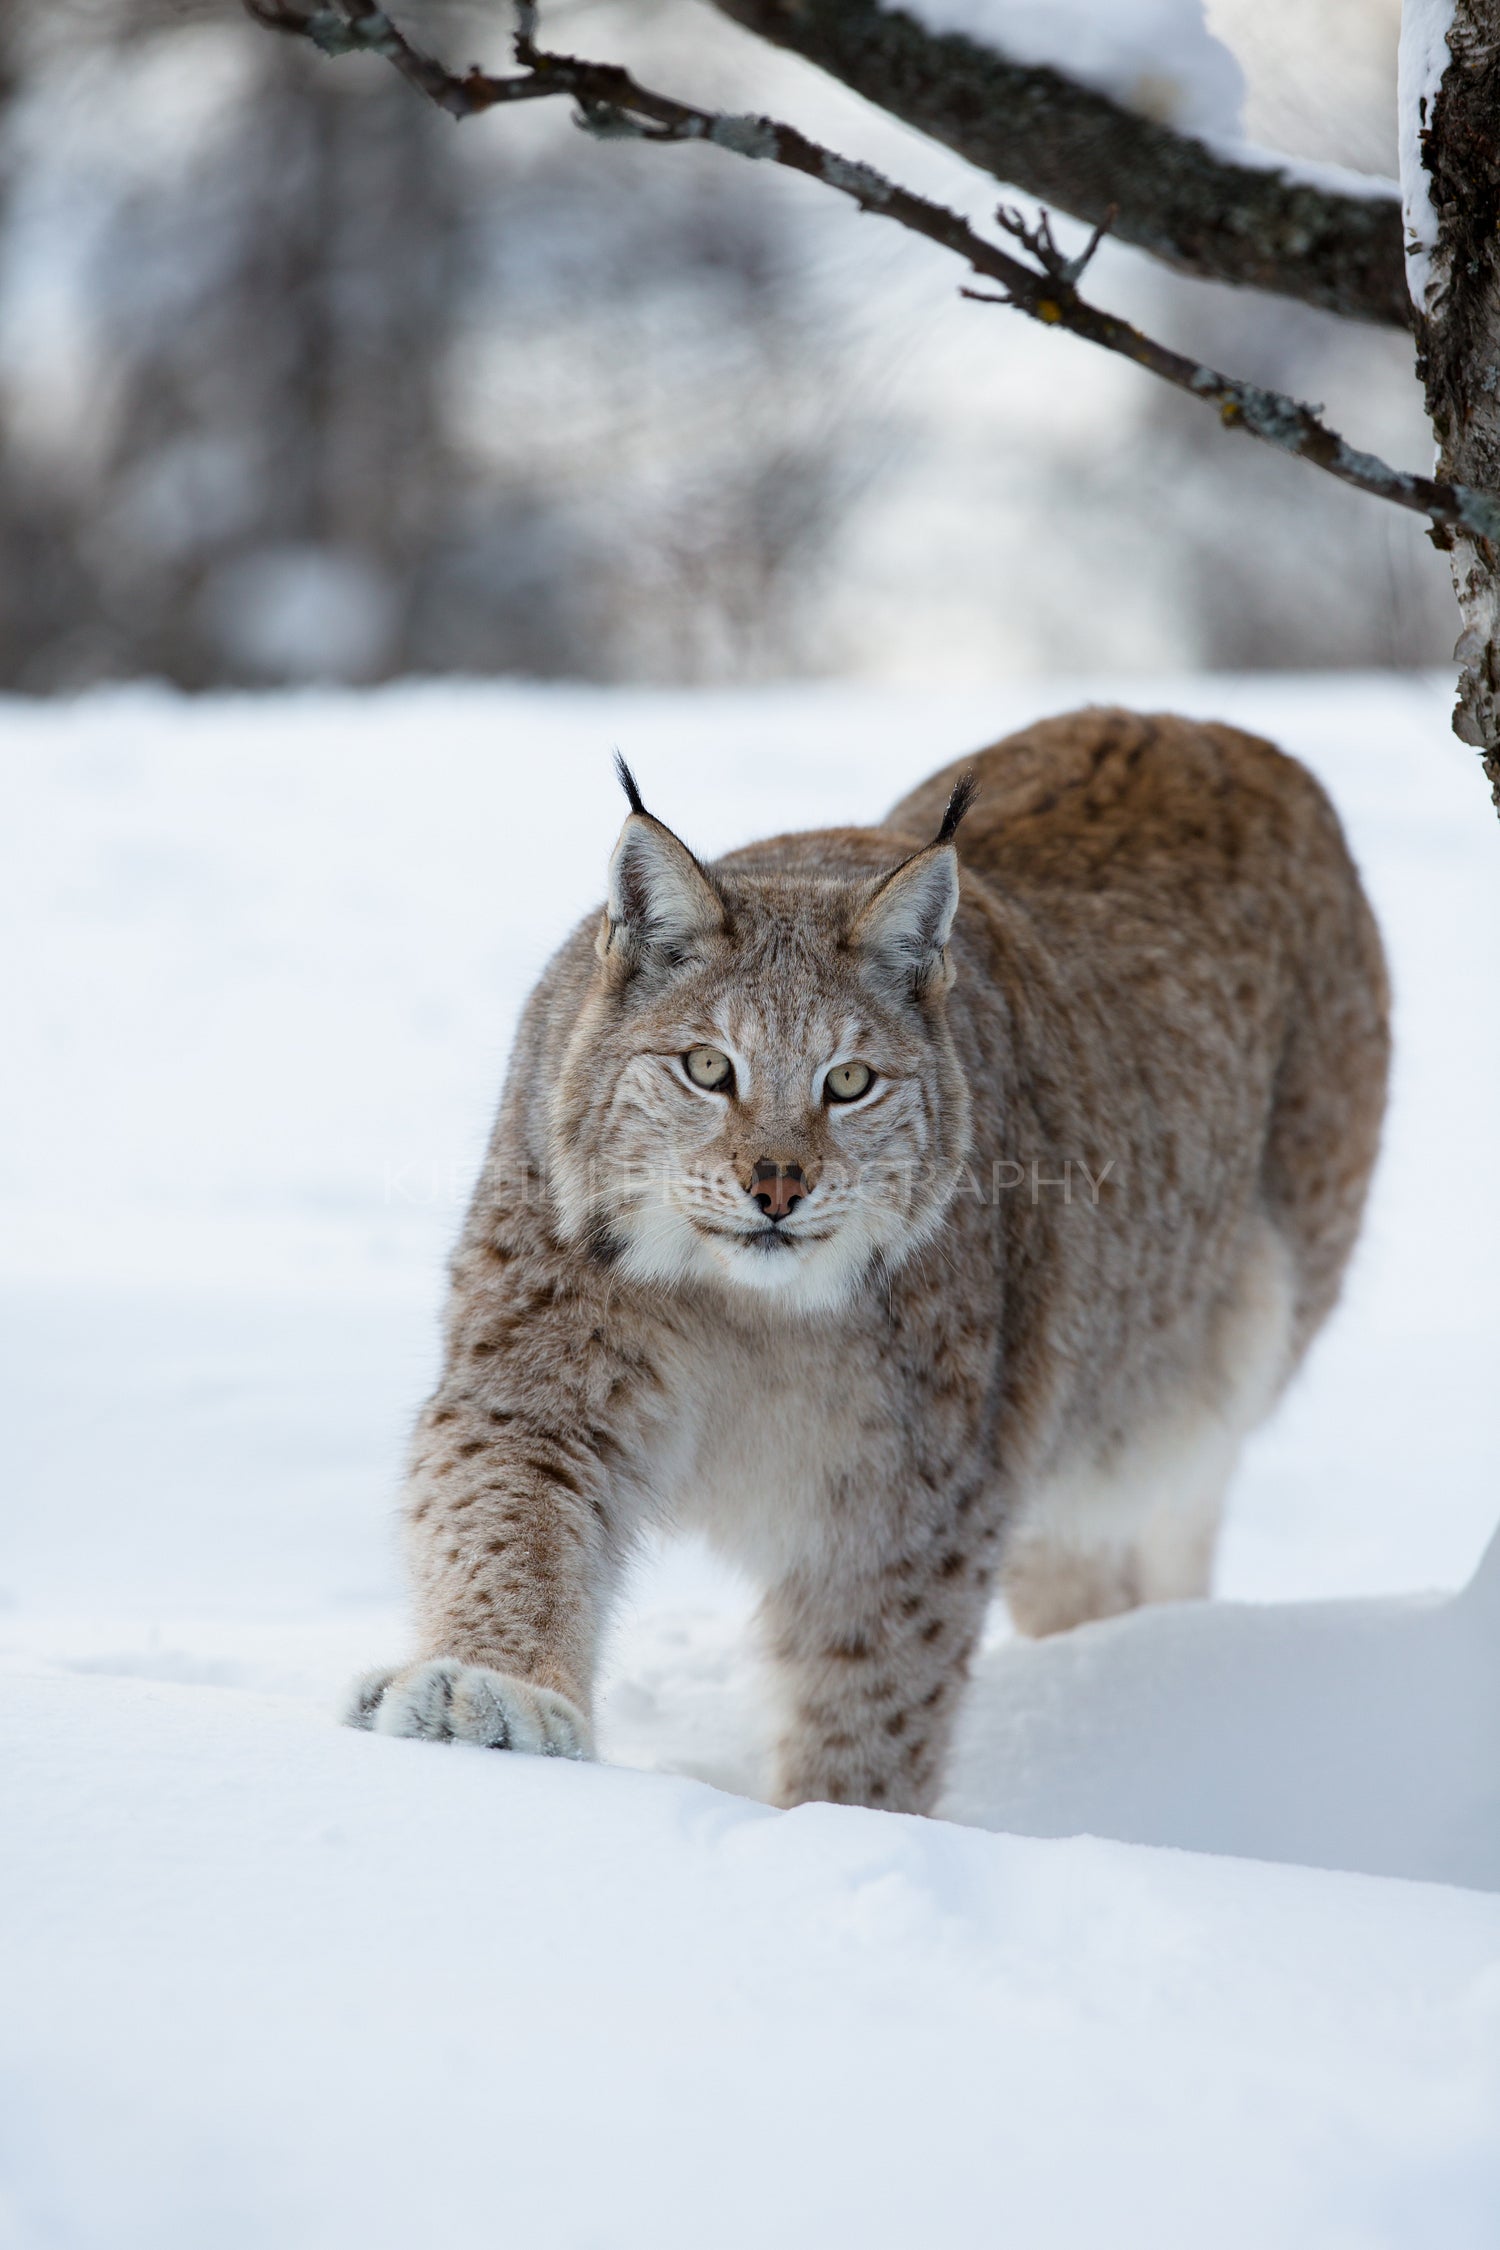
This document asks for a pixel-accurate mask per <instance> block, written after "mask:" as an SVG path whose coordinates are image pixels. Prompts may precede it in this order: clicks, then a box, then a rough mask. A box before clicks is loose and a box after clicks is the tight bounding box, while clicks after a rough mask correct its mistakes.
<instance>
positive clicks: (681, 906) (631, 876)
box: [598, 758, 728, 967]
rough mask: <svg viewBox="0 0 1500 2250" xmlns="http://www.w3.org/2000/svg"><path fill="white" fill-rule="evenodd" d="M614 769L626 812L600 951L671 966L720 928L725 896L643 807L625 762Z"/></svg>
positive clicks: (604, 957)
mask: <svg viewBox="0 0 1500 2250" xmlns="http://www.w3.org/2000/svg"><path fill="white" fill-rule="evenodd" d="M616 766H617V768H618V771H619V775H620V780H621V784H622V786H623V787H624V790H625V793H626V795H627V796H628V797H629V799H630V817H629V819H628V820H627V821H626V823H625V826H624V827H623V828H622V829H621V831H620V841H619V842H618V843H617V844H616V846H615V849H614V856H613V857H612V858H611V860H610V863H609V901H608V904H607V905H606V907H605V910H604V914H605V919H604V926H603V928H602V929H601V930H600V932H599V938H598V952H599V956H600V958H601V960H611V961H613V960H615V959H619V960H621V961H626V960H628V961H629V962H630V963H631V964H632V965H633V966H637V967H639V966H640V965H641V964H643V963H644V962H645V961H647V960H650V959H653V958H654V959H655V960H657V961H658V962H659V963H660V964H661V965H662V966H663V967H670V966H672V965H673V964H674V963H675V962H677V961H678V960H680V959H681V958H682V956H683V955H684V954H685V953H688V952H690V951H691V950H692V948H693V946H694V945H695V944H696V943H698V942H699V941H700V940H702V939H703V938H708V937H713V936H716V935H717V934H718V933H719V932H720V931H722V930H723V929H724V927H725V925H726V922H727V919H728V918H727V916H726V914H725V911H724V901H723V900H722V899H721V898H720V896H719V894H718V892H717V891H716V890H715V888H714V886H713V883H712V882H711V880H710V879H709V877H708V875H707V873H706V872H705V871H704V869H703V868H702V867H700V866H699V864H698V862H697V860H696V859H695V858H694V857H693V855H692V853H691V852H690V851H689V850H688V848H687V846H686V844H684V843H683V842H682V841H681V839H680V838H679V837H677V836H674V835H673V834H672V831H671V829H670V828H666V827H664V826H663V825H662V823H661V822H660V821H659V820H657V819H656V818H655V817H654V815H653V814H651V813H648V812H647V810H646V808H645V806H644V805H643V804H642V803H641V797H640V791H639V790H638V789H637V788H636V785H635V781H634V778H633V776H632V774H631V772H630V768H629V767H628V766H627V765H626V763H625V761H624V759H623V758H617V759H616Z"/></svg>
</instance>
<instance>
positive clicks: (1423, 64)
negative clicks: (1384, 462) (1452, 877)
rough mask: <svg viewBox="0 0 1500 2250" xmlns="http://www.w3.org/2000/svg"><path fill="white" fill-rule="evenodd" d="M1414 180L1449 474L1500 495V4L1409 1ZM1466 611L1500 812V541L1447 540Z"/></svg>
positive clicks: (1472, 687) (1430, 401) (1472, 674)
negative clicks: (1498, 542)
mask: <svg viewBox="0 0 1500 2250" xmlns="http://www.w3.org/2000/svg"><path fill="white" fill-rule="evenodd" d="M1401 61H1402V110H1403V150H1402V176H1403V186H1404V188H1405V192H1406V205H1407V214H1406V215H1407V233H1408V272H1409V275H1410V278H1411V285H1412V299H1413V302H1414V305H1415V308H1416V331H1417V353H1418V366H1419V368H1420V371H1421V376H1422V380H1423V382H1424V384H1425V385H1426V389H1427V411H1428V413H1429V414H1430V415H1431V417H1432V426H1433V429H1434V431H1435V432H1436V435H1437V441H1438V457H1439V464H1440V466H1439V469H1438V474H1439V476H1441V477H1444V478H1457V479H1460V480H1461V481H1462V482H1463V483H1465V484H1468V485H1475V486H1478V487H1479V489H1480V490H1481V491H1484V492H1490V493H1500V0H1407V6H1406V19H1405V21H1404V23H1403V27H1402V57H1401ZM1446 543H1447V544H1448V545H1449V548H1450V560H1451V563H1452V568H1453V584H1454V589H1455V591H1456V593H1457V595H1458V603H1459V608H1460V610H1461V612H1462V615H1463V632H1462V634H1461V636H1460V638H1459V642H1458V646H1457V648H1456V649H1455V651H1454V654H1455V656H1456V657H1457V658H1458V661H1459V663H1460V665H1461V667H1462V669H1461V671H1460V674H1459V682H1458V704H1457V707H1456V709H1455V711H1454V714H1453V731H1454V733H1455V734H1457V735H1458V736H1459V737H1460V739H1461V740H1462V741H1464V742H1471V743H1473V745H1474V747H1475V748H1476V749H1477V750H1478V751H1479V752H1480V753H1481V756H1482V758H1483V762H1484V770H1485V773H1486V775H1487V776H1488V778H1489V782H1490V787H1491V790H1492V792H1493V794H1494V798H1495V804H1496V808H1497V810H1500V547H1497V545H1496V544H1495V542H1494V541H1492V540H1489V539H1483V538H1479V537H1477V536H1475V535H1473V534H1470V533H1466V532H1462V531H1455V532H1453V533H1452V534H1451V535H1450V536H1449V538H1448V540H1447V542H1446Z"/></svg>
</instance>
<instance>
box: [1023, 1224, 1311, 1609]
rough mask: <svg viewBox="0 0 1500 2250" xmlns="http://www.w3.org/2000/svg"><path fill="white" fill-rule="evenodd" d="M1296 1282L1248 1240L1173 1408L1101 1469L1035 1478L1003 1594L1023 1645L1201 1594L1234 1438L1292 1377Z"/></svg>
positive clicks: (1262, 1232)
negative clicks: (1236, 1275)
mask: <svg viewBox="0 0 1500 2250" xmlns="http://www.w3.org/2000/svg"><path fill="white" fill-rule="evenodd" d="M1296 1301H1297V1277H1296V1273H1295V1269H1294V1266H1293V1262H1292V1258H1291V1254H1290V1252H1289V1250H1288V1248H1287V1246H1286V1243H1285V1242H1284V1240H1283V1239H1282V1237H1281V1236H1280V1234H1279V1233H1278V1232H1277V1231H1276V1230H1275V1229H1274V1228H1273V1227H1271V1226H1270V1225H1269V1224H1266V1223H1264V1222H1262V1223H1259V1224H1257V1226H1256V1227H1255V1229H1254V1230H1253V1232H1252V1233H1251V1234H1250V1236H1249V1237H1248V1239H1247V1244H1246V1250H1245V1256H1244V1262H1243V1265H1242V1268H1241V1272H1240V1279H1239V1285H1238V1288H1237V1291H1236V1294H1235V1296H1234V1298H1233V1300H1232V1302H1231V1303H1230V1304H1229V1305H1228V1306H1227V1307H1226V1308H1225V1309H1224V1310H1223V1312H1222V1314H1221V1317H1220V1319H1219V1321H1218V1324H1217V1326H1216V1328H1215V1329H1214V1331H1213V1332H1212V1334H1211V1335H1210V1337H1209V1339H1208V1352H1207V1355H1206V1364H1205V1363H1204V1362H1203V1361H1200V1364H1199V1366H1198V1367H1197V1368H1196V1370H1195V1371H1194V1374H1193V1375H1192V1377H1191V1378H1190V1379H1186V1380H1185V1381H1184V1383H1183V1386H1182V1389H1181V1391H1180V1392H1179V1394H1178V1396H1177V1399H1176V1401H1175V1403H1169V1404H1167V1405H1164V1406H1161V1407H1159V1408H1158V1409H1157V1410H1156V1411H1155V1412H1154V1413H1153V1414H1152V1415H1150V1416H1149V1417H1148V1418H1147V1420H1146V1421H1145V1422H1144V1424H1143V1426H1142V1427H1141V1429H1139V1430H1138V1431H1136V1432H1135V1433H1133V1434H1132V1435H1131V1436H1130V1437H1129V1438H1128V1439H1126V1440H1125V1441H1124V1442H1123V1443H1121V1444H1117V1445H1115V1446H1114V1447H1113V1448H1112V1449H1111V1450H1110V1451H1109V1452H1108V1453H1107V1454H1106V1455H1104V1456H1103V1457H1102V1458H1099V1459H1094V1460H1087V1459H1085V1460H1083V1461H1080V1462H1078V1463H1075V1464H1073V1465H1072V1466H1070V1467H1069V1468H1068V1469H1066V1470H1064V1471H1063V1472H1062V1473H1061V1474H1059V1475H1056V1476H1053V1477H1051V1478H1050V1479H1048V1480H1047V1481H1046V1482H1045V1483H1044V1484H1042V1485H1041V1486H1040V1487H1039V1488H1038V1489H1037V1491H1036V1492H1035V1493H1034V1494H1033V1495H1032V1496H1031V1497H1030V1499H1029V1500H1027V1501H1026V1502H1024V1503H1023V1504H1022V1506H1021V1507H1020V1509H1019V1510H1018V1511H1017V1514H1016V1517H1015V1520H1014V1523H1013V1526H1012V1529H1011V1531H1010V1534H1009V1538H1008V1541H1007V1546H1006V1553H1005V1562H1004V1587H1005V1597H1006V1601H1007V1603H1008V1604H1009V1607H1010V1613H1011V1616H1012V1618H1013V1619H1014V1621H1015V1624H1016V1626H1017V1628H1018V1629H1019V1630H1020V1631H1021V1632H1023V1633H1030V1634H1043V1633H1062V1632H1066V1631H1068V1630H1069V1628H1070V1627H1072V1626H1074V1625H1084V1624H1087V1623H1088V1622H1089V1621H1090V1620H1091V1619H1093V1618H1097V1617H1114V1616H1117V1615H1118V1614H1119V1613H1120V1611H1122V1610H1127V1609H1134V1608H1136V1607H1137V1605H1138V1604H1139V1603H1141V1602H1175V1601H1191V1600H1194V1599H1201V1598H1202V1597H1203V1596H1204V1595H1206V1594H1208V1593H1209V1592H1210V1591H1211V1588H1212V1581H1213V1565H1214V1549H1215V1547H1216V1546H1217V1544H1218V1536H1219V1523H1220V1519H1221V1517H1222V1515H1223V1509H1224V1494H1225V1491H1226V1489H1227V1487H1228V1484H1229V1480H1230V1477H1231V1476H1232V1475H1233V1473H1234V1467H1235V1463H1236V1461H1237V1460H1238V1459H1239V1454H1240V1448H1241V1446H1242V1445H1243V1444H1244V1441H1245V1438H1246V1436H1247V1435H1248V1434H1249V1432H1250V1431H1251V1430H1252V1429H1253V1428H1254V1427H1255V1425H1256V1423H1257V1422H1258V1421H1260V1419H1261V1418H1262V1416H1263V1415H1264V1414H1266V1413H1267V1412H1268V1411H1269V1409H1270V1407H1271V1406H1272V1404H1273V1403H1274V1401H1275V1399H1276V1398H1277V1396H1278V1394H1279V1392H1280V1390H1281V1388H1282V1386H1283V1384H1284V1382H1285V1380H1286V1378H1287V1375H1288V1373H1289V1372H1290V1367H1291V1364H1292V1353H1293V1348H1294V1333H1295V1330H1294V1315H1295V1306H1296Z"/></svg>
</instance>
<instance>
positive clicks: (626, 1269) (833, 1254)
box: [620, 1204, 875, 1313]
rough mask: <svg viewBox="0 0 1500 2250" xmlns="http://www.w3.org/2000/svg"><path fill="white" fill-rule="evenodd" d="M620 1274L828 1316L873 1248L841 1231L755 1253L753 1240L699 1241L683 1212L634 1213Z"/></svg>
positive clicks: (848, 1229) (849, 1291)
mask: <svg viewBox="0 0 1500 2250" xmlns="http://www.w3.org/2000/svg"><path fill="white" fill-rule="evenodd" d="M621 1231H622V1232H623V1234H624V1237H625V1247H624V1249H623V1251H622V1252H621V1256H620V1271H621V1273H622V1274H625V1275H628V1276H629V1278H630V1279H631V1280H632V1281H646V1282H654V1283H656V1284H657V1285H658V1286H663V1285H664V1286H666V1287H668V1288H670V1287H672V1286H673V1285H674V1284H679V1283H681V1282H684V1281H710V1282H716V1283H717V1284H718V1285H719V1286H720V1287H722V1288H726V1289H732V1290H735V1291H737V1292H740V1293H742V1294H744V1295H746V1296H752V1297H758V1298H760V1299H761V1300H762V1301H763V1302H764V1303H766V1304H768V1305H777V1306H781V1307H784V1308H785V1309H786V1310H787V1311H788V1312H798V1313H826V1312H832V1311H835V1310H837V1308H838V1307H839V1306H840V1305H844V1304H847V1303H848V1301H849V1299H850V1298H851V1297H852V1296H853V1294H854V1292H855V1290H856V1289H857V1288H858V1286H859V1283H860V1280H861V1279H862V1277H863V1275H864V1273H865V1271H866V1269H867V1268H868V1266H869V1262H870V1258H871V1255H872V1253H873V1251H874V1249H875V1244H874V1242H873V1241H871V1240H870V1239H869V1238H868V1237H867V1236H866V1233H865V1230H864V1229H863V1228H862V1227H860V1226H858V1225H852V1224H847V1223H846V1224H845V1225H843V1226H841V1227H839V1228H838V1229H837V1230H836V1231H835V1232H834V1233H833V1234H832V1235H831V1236H830V1237H829V1238H828V1239H827V1240H826V1241H822V1242H808V1241H803V1242H797V1241H796V1238H795V1237H791V1238H790V1241H791V1242H792V1243H794V1244H795V1247H788V1248H787V1249H784V1250H760V1249H757V1248H756V1247H755V1245H754V1243H753V1242H751V1241H749V1240H746V1241H744V1242H743V1243H740V1242H735V1241H733V1240H732V1239H728V1238H715V1237H711V1236H707V1235H704V1234H703V1233H701V1232H700V1231H699V1229H698V1228H697V1227H695V1226H694V1225H693V1224H692V1222H691V1220H690V1219H688V1218H686V1217H685V1216H684V1215H683V1214H682V1213H680V1212H678V1211H674V1210H672V1209H671V1208H670V1207H666V1208H664V1207H663V1206H662V1205H660V1204H658V1205H655V1206H654V1207H648V1208H638V1209H636V1210H635V1211H633V1212H632V1213H631V1214H630V1217H629V1219H628V1221H627V1223H626V1225H625V1227H624V1228H623V1229H622V1230H621Z"/></svg>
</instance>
